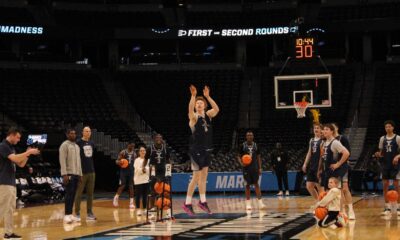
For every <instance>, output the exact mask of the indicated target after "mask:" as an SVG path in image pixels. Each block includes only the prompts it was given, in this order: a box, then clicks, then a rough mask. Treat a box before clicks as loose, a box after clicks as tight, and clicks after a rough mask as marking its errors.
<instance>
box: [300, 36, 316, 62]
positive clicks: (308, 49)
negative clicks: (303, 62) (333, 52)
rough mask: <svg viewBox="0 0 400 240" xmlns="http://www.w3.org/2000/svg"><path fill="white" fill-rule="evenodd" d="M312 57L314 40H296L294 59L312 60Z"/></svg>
mask: <svg viewBox="0 0 400 240" xmlns="http://www.w3.org/2000/svg"><path fill="white" fill-rule="evenodd" d="M313 56H314V38H311V37H309V38H296V58H298V59H302V58H312V57H313Z"/></svg>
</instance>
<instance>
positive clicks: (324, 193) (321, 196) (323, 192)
mask: <svg viewBox="0 0 400 240" xmlns="http://www.w3.org/2000/svg"><path fill="white" fill-rule="evenodd" d="M326 194H328V193H327V192H325V191H321V192H320V193H319V196H318V200H319V201H321V200H322V199H323V198H324V197H325V196H326Z"/></svg>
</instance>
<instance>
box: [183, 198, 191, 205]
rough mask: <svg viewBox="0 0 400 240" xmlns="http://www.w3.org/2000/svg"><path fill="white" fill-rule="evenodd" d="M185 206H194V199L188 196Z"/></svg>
mask: <svg viewBox="0 0 400 240" xmlns="http://www.w3.org/2000/svg"><path fill="white" fill-rule="evenodd" d="M185 204H186V205H189V204H192V197H190V196H186V202H185Z"/></svg>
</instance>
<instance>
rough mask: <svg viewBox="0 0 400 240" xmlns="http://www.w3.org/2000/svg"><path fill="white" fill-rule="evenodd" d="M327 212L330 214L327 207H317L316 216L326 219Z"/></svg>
mask: <svg viewBox="0 0 400 240" xmlns="http://www.w3.org/2000/svg"><path fill="white" fill-rule="evenodd" d="M327 214H328V209H327V208H326V207H317V208H316V209H315V212H314V215H315V217H316V218H318V219H319V220H322V219H324V218H325V217H326V215H327Z"/></svg>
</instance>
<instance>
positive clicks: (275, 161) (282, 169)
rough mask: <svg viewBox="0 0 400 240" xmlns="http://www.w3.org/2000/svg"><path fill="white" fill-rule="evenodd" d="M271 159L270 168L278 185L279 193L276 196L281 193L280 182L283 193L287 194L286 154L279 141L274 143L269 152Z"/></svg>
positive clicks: (287, 159) (287, 160)
mask: <svg viewBox="0 0 400 240" xmlns="http://www.w3.org/2000/svg"><path fill="white" fill-rule="evenodd" d="M271 159H272V168H273V170H274V172H275V174H276V178H277V180H278V187H279V193H278V194H277V195H278V196H282V195H283V189H282V182H283V184H284V185H285V190H286V192H285V195H286V196H289V184H288V176H287V169H288V166H287V165H288V162H289V158H288V154H287V152H286V151H285V150H283V149H282V144H281V143H279V142H278V143H276V147H275V149H274V150H272V152H271Z"/></svg>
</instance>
